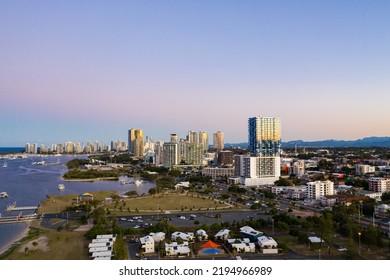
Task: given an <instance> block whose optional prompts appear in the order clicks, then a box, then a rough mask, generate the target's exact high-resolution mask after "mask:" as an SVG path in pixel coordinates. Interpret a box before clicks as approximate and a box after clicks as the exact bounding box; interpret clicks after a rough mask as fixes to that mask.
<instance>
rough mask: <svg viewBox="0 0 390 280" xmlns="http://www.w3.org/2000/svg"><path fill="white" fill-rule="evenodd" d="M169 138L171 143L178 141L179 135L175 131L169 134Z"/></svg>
mask: <svg viewBox="0 0 390 280" xmlns="http://www.w3.org/2000/svg"><path fill="white" fill-rule="evenodd" d="M170 139H171V140H170V141H171V142H172V143H179V136H178V135H177V134H175V133H172V134H171V138H170Z"/></svg>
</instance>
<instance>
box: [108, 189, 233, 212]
mask: <svg viewBox="0 0 390 280" xmlns="http://www.w3.org/2000/svg"><path fill="white" fill-rule="evenodd" d="M115 205H116V208H115ZM230 206H231V205H229V204H227V203H225V202H220V201H219V200H211V199H209V198H206V197H197V196H196V195H194V196H192V195H186V194H163V195H155V196H146V197H139V198H128V199H125V200H121V201H119V202H118V203H116V202H112V203H110V204H107V205H106V207H107V208H108V209H110V211H111V213H112V214H115V213H122V211H123V212H126V211H127V212H128V210H129V209H130V211H132V212H134V211H136V210H138V211H142V212H156V211H162V212H164V211H171V212H172V211H173V212H176V211H177V212H181V211H202V210H207V209H214V208H217V209H227V208H230ZM120 208H122V211H120V210H119V209H120ZM114 209H116V211H114ZM235 209H237V208H235Z"/></svg>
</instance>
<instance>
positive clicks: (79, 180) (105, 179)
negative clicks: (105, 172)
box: [61, 176, 119, 182]
mask: <svg viewBox="0 0 390 280" xmlns="http://www.w3.org/2000/svg"><path fill="white" fill-rule="evenodd" d="M61 180H62V181H65V182H95V181H116V180H119V178H117V177H106V178H92V179H65V178H64V177H63V176H62V177H61Z"/></svg>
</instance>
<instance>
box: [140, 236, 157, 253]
mask: <svg viewBox="0 0 390 280" xmlns="http://www.w3.org/2000/svg"><path fill="white" fill-rule="evenodd" d="M139 243H140V249H141V253H144V254H148V253H154V239H153V238H152V237H151V236H149V235H148V236H144V237H141V238H140V239H139Z"/></svg>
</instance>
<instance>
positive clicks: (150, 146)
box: [144, 136, 154, 152]
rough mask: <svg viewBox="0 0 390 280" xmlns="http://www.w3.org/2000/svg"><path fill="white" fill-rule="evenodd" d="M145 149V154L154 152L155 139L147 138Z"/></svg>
mask: <svg viewBox="0 0 390 280" xmlns="http://www.w3.org/2000/svg"><path fill="white" fill-rule="evenodd" d="M144 149H145V152H146V151H154V142H153V139H152V138H151V137H149V136H146V141H145V144H144Z"/></svg>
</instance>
